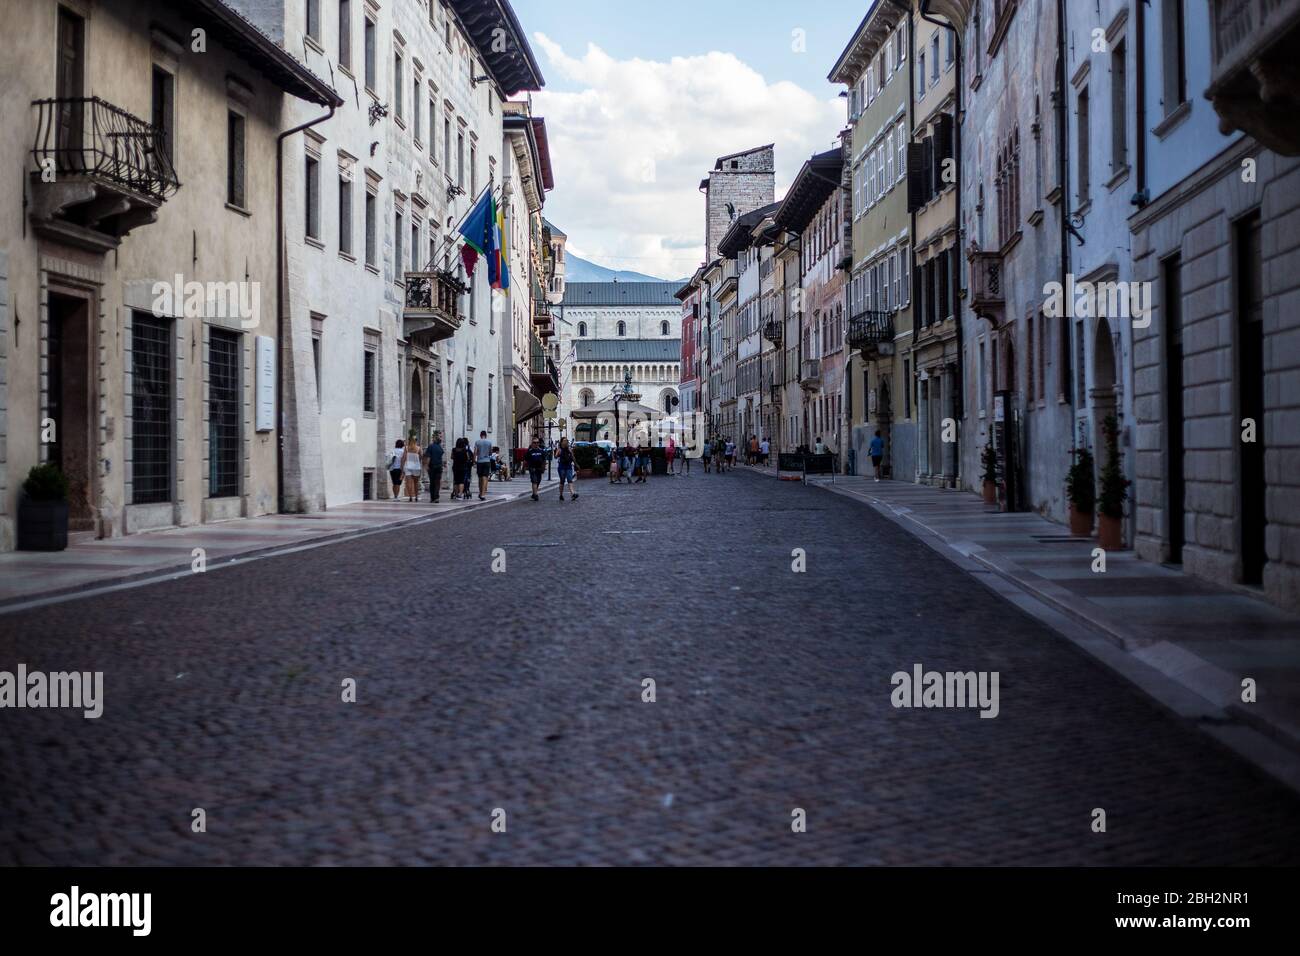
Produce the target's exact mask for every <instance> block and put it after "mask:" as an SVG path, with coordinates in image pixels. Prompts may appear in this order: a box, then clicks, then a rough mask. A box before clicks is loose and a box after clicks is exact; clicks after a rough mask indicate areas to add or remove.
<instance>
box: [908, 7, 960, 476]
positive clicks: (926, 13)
mask: <svg viewBox="0 0 1300 956" xmlns="http://www.w3.org/2000/svg"><path fill="white" fill-rule="evenodd" d="M921 19H922V20H927V21H929V22H930V23H933V24H936V25H938V26H942V27H947V28H948V29H950V30H952V33H953V49H954V50H955V51H956V54H957V62H956V63H954V64H953V69H954V70H955V71H956V80H955V82H954V83H953V95H954V97H955V102H954V104H953V123H952V138H953V145H952V152H953V156H954V158H955V159H956V160H957V182H956V183H955V184H954V185H955V188H956V194H955V196H954V198H953V204H954V205H955V206H956V212H955V213H954V220H955V223H954V224H955V225H956V227H957V239H956V241H955V242H954V243H953V251H954V252H956V254H957V260H958V267H957V269H958V274H959V275H960V272H961V265H960V263H961V255H962V228H961V197H962V190H961V187H962V161H961V126H962V123H961V119H962V86H963V79H964V77H965V75H966V74H965V69H966V67H965V63H966V59H965V53H964V48H963V46H962V38H961V33H960V31H958V30H957V29H956V28H954V27H953V26H952V24H951V23H945V22H944V21H942V20H936V19H935V18H934V17H932V16H931V15H930V0H921ZM913 220H915V214H913ZM912 225H913V234H915V225H916V223H915V221H913V224H912ZM913 249H915V245H914V246H913ZM913 268H915V266H913ZM908 278H909V279H910V278H911V277H910V276H909V277H908ZM948 283H949V286H950V288H951V289H952V291H953V292H954V293H955V292H956V285H957V283H956V282H954V281H953V277H952V276H949V277H948ZM952 298H953V306H952V312H953V322H954V323H956V326H957V361H956V362H955V363H954V364H953V369H954V370H955V374H954V376H953V378H954V379H955V382H954V383H953V418H954V420H955V421H958V422H960V421H961V420H962V419H963V418H965V417H966V416H965V404H966V403H965V384H964V383H965V376H964V375H963V374H962V373H963V371H964V364H963V363H964V362H965V361H966V353H965V351H964V349H965V335H964V333H963V332H962V325H961V302H962V297H961V296H959V295H956V294H954V295H953V297H952ZM915 307H916V305H915V303H913V308H915ZM915 324H916V323H915V321H913V326H915ZM961 453H962V445H961V429H960V428H958V429H957V447H956V448H955V449H953V468H954V472H955V473H954V474H953V476H952V477H953V482H954V487H957V488H960V487H961Z"/></svg>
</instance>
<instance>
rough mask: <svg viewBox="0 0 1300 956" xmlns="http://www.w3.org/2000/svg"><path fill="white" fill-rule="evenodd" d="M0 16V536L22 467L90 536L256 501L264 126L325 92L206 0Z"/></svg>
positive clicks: (267, 248)
mask: <svg viewBox="0 0 1300 956" xmlns="http://www.w3.org/2000/svg"><path fill="white" fill-rule="evenodd" d="M0 16H3V20H4V22H5V23H6V25H7V26H8V27H9V28H10V29H11V30H13V31H15V33H14V35H15V36H21V37H23V38H24V42H22V43H20V44H19V43H14V44H10V47H9V49H8V50H7V51H6V55H5V59H4V63H3V66H0V78H3V81H4V88H5V91H6V95H5V97H4V98H3V100H2V101H0V124H2V125H3V128H4V129H5V130H6V131H7V134H8V135H6V136H5V137H4V139H3V142H0V159H3V161H4V165H5V166H6V168H9V169H11V170H13V171H14V172H15V175H14V178H13V179H12V181H11V188H8V187H7V188H5V189H3V190H0V209H2V210H3V212H4V221H5V222H6V223H9V224H11V226H12V228H8V229H7V230H6V232H5V235H4V237H3V238H2V239H0V489H2V490H3V493H2V494H0V548H3V549H8V548H12V547H13V546H14V518H15V514H16V510H17V505H18V493H19V489H20V487H21V484H22V481H23V479H24V478H25V477H26V475H27V472H28V470H29V469H30V468H31V467H32V466H34V465H37V464H41V463H51V464H55V465H57V466H59V467H60V468H61V470H62V471H63V473H64V474H65V475H66V476H67V478H68V479H69V482H70V484H71V494H70V502H69V510H70V528H71V529H72V530H74V531H85V532H89V533H93V534H94V535H96V536H98V537H116V536H118V535H122V534H130V533H133V532H136V531H143V530H149V529H153V528H161V527H171V526H182V525H191V524H196V523H200V522H206V521H213V520H220V519H224V518H231V517H238V516H253V515H261V514H267V513H273V512H275V511H276V510H277V497H278V491H279V489H278V484H277V455H276V452H277V448H276V446H277V441H278V439H279V438H280V434H279V423H278V421H277V416H276V411H277V405H276V398H277V387H278V385H279V383H278V382H277V380H276V379H277V376H276V362H275V356H276V338H277V310H276V296H275V288H276V282H277V278H278V273H277V257H276V251H275V250H276V199H277V193H276V182H275V175H274V171H275V168H276V149H277V134H278V132H279V131H280V130H281V129H282V128H283V123H284V112H286V109H285V107H286V106H287V105H289V106H290V108H292V107H291V104H296V103H298V102H301V103H303V105H304V108H308V109H312V110H315V111H317V112H320V111H321V110H322V109H325V108H331V107H334V106H337V104H338V103H339V98H338V96H337V95H336V94H335V92H334V91H333V90H332V89H331V88H330V87H329V86H328V85H327V84H325V83H323V82H322V81H320V80H319V79H318V78H317V77H316V76H314V75H313V74H312V73H311V72H310V71H308V70H307V69H305V68H304V67H303V66H302V64H301V63H299V62H298V61H297V60H295V59H294V58H293V57H291V56H289V55H288V54H287V53H285V51H284V50H282V49H281V48H280V47H278V46H277V45H276V44H275V43H273V42H272V41H271V40H270V39H269V38H267V37H266V36H265V35H263V34H261V33H259V32H258V31H257V30H255V29H254V28H253V27H252V26H251V25H250V24H249V23H247V22H246V21H244V20H243V19H242V18H240V17H238V16H237V15H235V14H234V13H233V12H232V11H231V10H230V9H229V8H228V7H227V6H226V5H224V4H221V3H216V2H208V3H190V4H184V5H176V4H170V3H162V2H127V0H100V2H95V3H91V2H87V0H65V2H60V3H55V2H53V0H48V2H46V0H38V2H29V0H23V2H18V0H4V2H3V3H0ZM286 93H287V94H289V97H290V98H289V99H288V100H287V101H286V98H285V94H286ZM91 97H93V99H92V98H91ZM19 170H21V171H22V172H23V175H22V178H21V180H20V179H19V176H18V175H17V174H18V171H19Z"/></svg>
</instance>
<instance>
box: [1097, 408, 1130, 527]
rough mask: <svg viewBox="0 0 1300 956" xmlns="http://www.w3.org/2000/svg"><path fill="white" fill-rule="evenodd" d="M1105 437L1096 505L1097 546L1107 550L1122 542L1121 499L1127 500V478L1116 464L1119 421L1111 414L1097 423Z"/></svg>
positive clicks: (1118, 454)
mask: <svg viewBox="0 0 1300 956" xmlns="http://www.w3.org/2000/svg"><path fill="white" fill-rule="evenodd" d="M1101 432H1102V434H1103V435H1104V436H1105V438H1106V464H1105V465H1104V466H1103V467H1102V469H1101V474H1100V475H1099V476H1098V478H1097V507H1098V511H1099V512H1100V513H1101V524H1100V528H1101V538H1102V542H1101V546H1102V547H1103V548H1106V549H1107V550H1110V549H1113V548H1119V547H1121V545H1122V528H1121V524H1120V522H1121V521H1122V520H1123V518H1124V502H1125V501H1126V500H1128V486H1129V481H1128V479H1127V478H1125V477H1124V471H1123V469H1122V468H1120V451H1119V421H1118V420H1117V419H1116V418H1115V416H1114V415H1108V416H1106V419H1105V420H1104V421H1103V422H1102V423H1101Z"/></svg>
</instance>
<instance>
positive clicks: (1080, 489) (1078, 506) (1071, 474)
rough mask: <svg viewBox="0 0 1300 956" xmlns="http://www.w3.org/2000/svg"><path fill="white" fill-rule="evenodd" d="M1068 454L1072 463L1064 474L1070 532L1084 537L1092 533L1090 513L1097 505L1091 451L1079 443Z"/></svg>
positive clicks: (1091, 513)
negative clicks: (1068, 504)
mask: <svg viewBox="0 0 1300 956" xmlns="http://www.w3.org/2000/svg"><path fill="white" fill-rule="evenodd" d="M1070 454H1071V455H1073V456H1074V463H1073V464H1071V465H1070V470H1069V471H1068V472H1066V475H1065V496H1066V497H1067V498H1068V499H1069V500H1070V534H1072V535H1076V536H1077V537H1081V538H1086V537H1087V536H1088V535H1090V534H1092V515H1093V512H1094V511H1095V510H1096V507H1097V493H1096V487H1095V486H1094V485H1093V478H1092V468H1093V458H1092V452H1090V451H1089V450H1088V449H1087V447H1086V446H1084V445H1080V446H1078V447H1077V448H1075V449H1074V451H1072V452H1071V453H1070Z"/></svg>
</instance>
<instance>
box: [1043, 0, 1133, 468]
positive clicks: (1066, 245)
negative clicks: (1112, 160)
mask: <svg viewBox="0 0 1300 956" xmlns="http://www.w3.org/2000/svg"><path fill="white" fill-rule="evenodd" d="M1141 5H1142V0H1138V6H1141ZM1065 87H1066V83H1065V0H1056V88H1057V90H1058V91H1059V94H1060V95H1058V96H1057V98H1056V113H1057V137H1056V139H1057V143H1056V163H1057V168H1058V173H1059V174H1058V176H1057V184H1058V185H1059V186H1060V187H1061V288H1062V289H1065V288H1067V280H1066V276H1067V275H1068V274H1069V271H1070V149H1069V138H1070V136H1069V133H1070V115H1069V113H1068V112H1067V111H1066V107H1065V102H1066V95H1067V94H1066V90H1065ZM1069 328H1070V339H1071V342H1070V344H1071V346H1074V347H1073V348H1072V352H1073V354H1075V355H1077V354H1078V348H1077V346H1075V343H1074V341H1073V339H1074V322H1070V327H1069ZM1083 374H1084V370H1083V369H1076V370H1075V375H1076V376H1081V375H1083ZM1071 379H1072V380H1071V382H1070V394H1069V399H1070V447H1072V448H1073V447H1074V443H1075V432H1076V428H1075V419H1076V417H1077V416H1078V409H1077V407H1076V405H1075V396H1076V395H1078V394H1079V382H1078V380H1077V379H1076V378H1075V377H1074V376H1072V377H1071Z"/></svg>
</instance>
